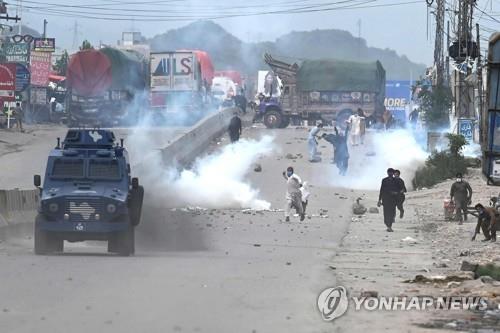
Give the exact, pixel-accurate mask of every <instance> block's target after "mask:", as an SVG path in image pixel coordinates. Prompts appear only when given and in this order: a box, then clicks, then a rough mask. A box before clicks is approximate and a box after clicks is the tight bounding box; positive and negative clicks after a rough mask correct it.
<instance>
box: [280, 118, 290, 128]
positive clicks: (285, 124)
mask: <svg viewBox="0 0 500 333" xmlns="http://www.w3.org/2000/svg"><path fill="white" fill-rule="evenodd" d="M288 125H290V117H283V118H282V119H281V124H280V126H279V128H287V127H288Z"/></svg>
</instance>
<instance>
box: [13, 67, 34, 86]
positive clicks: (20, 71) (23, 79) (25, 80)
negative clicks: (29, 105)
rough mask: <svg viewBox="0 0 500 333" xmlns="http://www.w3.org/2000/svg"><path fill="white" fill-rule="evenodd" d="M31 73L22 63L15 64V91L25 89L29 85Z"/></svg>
mask: <svg viewBox="0 0 500 333" xmlns="http://www.w3.org/2000/svg"><path fill="white" fill-rule="evenodd" d="M30 78H31V74H30V71H29V70H28V68H27V67H26V66H24V65H23V64H16V92H21V91H25V90H26V88H28V86H29V85H30Z"/></svg>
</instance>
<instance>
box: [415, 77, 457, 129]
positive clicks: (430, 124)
mask: <svg viewBox="0 0 500 333" xmlns="http://www.w3.org/2000/svg"><path fill="white" fill-rule="evenodd" d="M418 97H419V99H420V110H421V111H422V112H423V117H424V119H425V123H426V125H427V128H429V129H431V130H436V129H442V128H447V127H449V125H450V120H449V113H450V109H451V104H452V98H453V96H452V94H451V90H450V88H449V87H446V86H444V85H441V86H434V87H432V88H431V87H424V88H423V89H422V90H421V91H420V93H419V95H418Z"/></svg>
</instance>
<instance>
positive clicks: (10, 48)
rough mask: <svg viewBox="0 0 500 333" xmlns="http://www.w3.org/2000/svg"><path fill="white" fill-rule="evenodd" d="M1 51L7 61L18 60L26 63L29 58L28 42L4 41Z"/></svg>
mask: <svg viewBox="0 0 500 333" xmlns="http://www.w3.org/2000/svg"><path fill="white" fill-rule="evenodd" d="M3 53H4V55H5V58H6V60H7V62H19V63H21V64H28V63H29V60H30V44H28V43H5V44H4V45H3Z"/></svg>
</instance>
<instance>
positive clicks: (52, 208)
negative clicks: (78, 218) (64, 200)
mask: <svg viewBox="0 0 500 333" xmlns="http://www.w3.org/2000/svg"><path fill="white" fill-rule="evenodd" d="M58 210H59V205H58V204H57V203H55V202H53V203H51V204H50V205H49V211H50V212H51V213H55V212H57V211H58Z"/></svg>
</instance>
